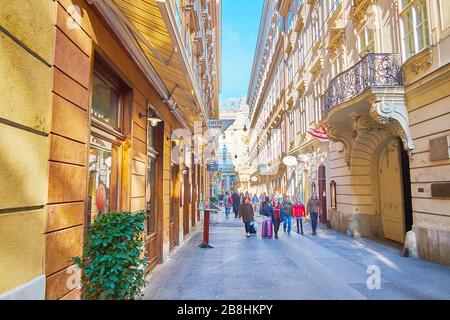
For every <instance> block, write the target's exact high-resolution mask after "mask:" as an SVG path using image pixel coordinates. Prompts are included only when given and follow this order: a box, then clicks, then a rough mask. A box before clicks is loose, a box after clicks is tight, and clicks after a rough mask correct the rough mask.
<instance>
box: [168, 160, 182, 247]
mask: <svg viewBox="0 0 450 320" xmlns="http://www.w3.org/2000/svg"><path fill="white" fill-rule="evenodd" d="M179 173H180V167H179V165H172V168H171V179H170V183H171V187H170V199H171V202H170V220H169V239H170V241H169V243H170V250H172V249H173V248H174V247H175V246H177V245H178V244H179V239H178V223H177V221H178V220H179V210H180V202H179V201H180V200H179V197H180V195H179V189H180V175H179Z"/></svg>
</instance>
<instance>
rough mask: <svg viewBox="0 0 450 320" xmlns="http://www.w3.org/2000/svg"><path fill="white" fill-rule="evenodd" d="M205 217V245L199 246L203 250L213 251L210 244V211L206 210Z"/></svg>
mask: <svg viewBox="0 0 450 320" xmlns="http://www.w3.org/2000/svg"><path fill="white" fill-rule="evenodd" d="M204 212H205V215H204V219H203V243H202V244H201V245H199V247H200V248H203V249H211V248H213V247H212V246H211V245H210V244H209V219H210V214H211V213H210V211H209V210H204Z"/></svg>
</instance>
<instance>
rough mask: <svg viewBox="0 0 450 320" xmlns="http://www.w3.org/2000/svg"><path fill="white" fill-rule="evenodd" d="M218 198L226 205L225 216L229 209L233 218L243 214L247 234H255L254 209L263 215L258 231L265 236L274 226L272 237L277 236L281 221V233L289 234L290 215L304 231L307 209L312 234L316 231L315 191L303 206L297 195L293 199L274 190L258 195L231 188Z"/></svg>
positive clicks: (316, 202)
mask: <svg viewBox="0 0 450 320" xmlns="http://www.w3.org/2000/svg"><path fill="white" fill-rule="evenodd" d="M219 200H220V201H221V203H222V205H223V206H224V207H225V215H226V217H227V219H229V216H230V214H231V209H232V210H233V213H234V216H235V218H238V217H239V218H242V221H243V222H244V225H245V232H246V235H247V237H250V236H251V235H255V234H256V230H255V227H256V226H255V224H256V222H255V212H259V214H260V215H261V216H262V217H263V225H262V231H261V232H262V236H263V237H264V238H271V237H272V230H273V233H274V234H275V239H278V233H279V230H280V226H281V224H283V231H284V233H286V234H288V235H290V234H291V231H292V220H293V219H295V220H296V226H297V233H298V234H301V235H303V234H304V232H303V219H304V218H305V215H306V212H308V213H309V215H310V218H311V229H312V234H313V235H316V234H317V232H316V230H317V222H318V217H319V199H318V197H317V194H316V193H315V192H313V193H312V196H311V198H310V199H309V200H308V204H307V207H306V208H305V205H304V204H303V203H302V202H301V200H300V199H295V201H292V200H291V197H290V196H289V195H285V196H284V197H283V195H282V194H280V193H278V192H275V194H273V195H272V197H269V196H268V195H267V194H266V193H263V194H261V195H260V196H259V197H258V196H257V195H256V194H253V195H252V196H251V195H250V194H249V193H248V192H245V193H238V192H237V191H235V190H233V191H232V192H231V194H230V193H229V192H226V193H225V194H224V195H221V196H220V197H219Z"/></svg>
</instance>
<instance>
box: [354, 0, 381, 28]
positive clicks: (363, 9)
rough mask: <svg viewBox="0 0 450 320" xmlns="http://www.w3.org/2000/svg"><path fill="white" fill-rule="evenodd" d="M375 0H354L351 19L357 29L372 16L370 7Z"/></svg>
mask: <svg viewBox="0 0 450 320" xmlns="http://www.w3.org/2000/svg"><path fill="white" fill-rule="evenodd" d="M374 1H375V0H354V1H353V5H352V9H351V11H350V17H349V18H350V20H351V21H352V23H353V25H354V26H355V27H356V28H355V29H360V27H361V26H363V25H364V24H365V23H366V21H367V19H368V18H369V17H370V16H371V14H372V12H371V11H370V10H369V7H371V6H372V4H373V3H374Z"/></svg>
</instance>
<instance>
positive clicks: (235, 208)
mask: <svg viewBox="0 0 450 320" xmlns="http://www.w3.org/2000/svg"><path fill="white" fill-rule="evenodd" d="M231 197H232V200H233V212H234V217H235V218H236V219H237V217H238V215H239V206H240V205H241V197H240V196H239V194H238V193H237V191H233V194H232V196H231Z"/></svg>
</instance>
